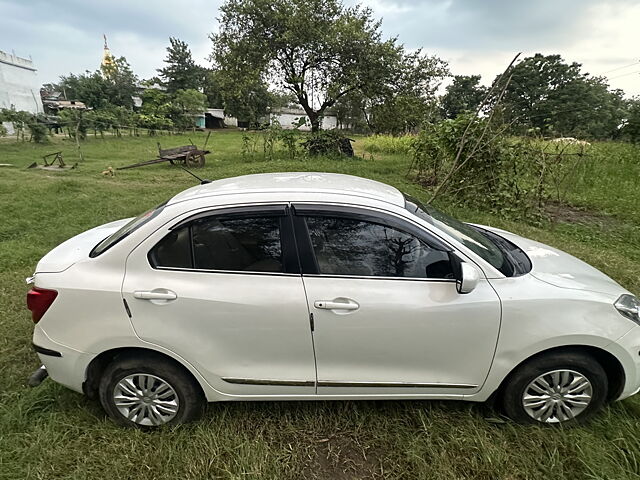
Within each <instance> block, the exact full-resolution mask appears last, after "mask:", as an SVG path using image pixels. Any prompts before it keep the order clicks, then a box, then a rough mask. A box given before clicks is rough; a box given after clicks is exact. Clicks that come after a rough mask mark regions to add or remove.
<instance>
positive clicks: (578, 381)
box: [502, 352, 608, 426]
mask: <svg viewBox="0 0 640 480" xmlns="http://www.w3.org/2000/svg"><path fill="white" fill-rule="evenodd" d="M585 381H586V382H585ZM607 391H608V381H607V375H606V373H605V371H604V369H603V368H602V366H601V365H600V364H599V363H598V362H597V361H596V360H594V359H593V358H592V357H589V356H588V355H585V354H582V353H578V352H561V353H549V354H545V355H543V356H540V357H538V358H534V359H532V360H531V361H528V362H526V363H525V364H523V365H521V366H519V367H518V368H517V369H516V370H515V371H514V372H513V373H512V374H511V375H510V376H509V378H508V379H507V381H506V384H505V386H504V389H503V394H502V406H503V408H504V411H505V413H506V414H507V416H509V417H510V418H511V419H512V420H514V421H516V422H518V423H524V424H537V425H550V426H553V425H562V426H571V425H577V424H581V423H584V422H585V421H588V420H589V419H590V418H591V417H592V416H593V415H594V414H595V413H596V412H598V411H599V410H600V409H601V408H602V407H603V406H604V404H605V403H606V400H607ZM525 395H526V399H525ZM525 403H526V405H525Z"/></svg>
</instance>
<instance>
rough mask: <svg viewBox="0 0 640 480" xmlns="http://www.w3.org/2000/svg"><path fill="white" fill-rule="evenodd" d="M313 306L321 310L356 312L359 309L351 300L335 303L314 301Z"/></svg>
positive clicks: (331, 301)
mask: <svg viewBox="0 0 640 480" xmlns="http://www.w3.org/2000/svg"><path fill="white" fill-rule="evenodd" d="M313 306H314V307H316V308H319V309H322V310H357V309H358V308H360V305H358V304H357V303H356V302H354V301H353V300H345V301H342V302H336V301H335V300H316V301H315V302H313Z"/></svg>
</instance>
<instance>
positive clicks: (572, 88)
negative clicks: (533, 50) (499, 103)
mask: <svg viewBox="0 0 640 480" xmlns="http://www.w3.org/2000/svg"><path fill="white" fill-rule="evenodd" d="M622 95H623V93H622V92H621V91H618V90H613V91H611V90H609V88H608V85H607V83H606V79H604V78H600V77H592V76H590V75H589V74H588V73H583V72H582V71H581V65H580V64H579V63H576V62H573V63H570V64H569V63H565V61H564V60H563V59H562V57H560V55H546V56H545V55H541V54H536V55H534V56H532V57H528V58H525V59H524V60H523V61H522V62H520V63H519V64H517V65H516V66H515V67H514V68H513V69H512V71H511V81H510V83H509V87H508V88H507V90H506V92H505V96H504V99H503V107H504V109H505V112H506V119H507V120H508V121H510V122H512V123H513V124H514V125H516V126H520V127H521V128H531V127H534V128H537V129H539V130H540V131H541V132H542V133H544V134H548V135H561V136H567V135H572V136H585V137H593V138H610V137H612V136H613V135H615V134H616V132H617V129H618V126H619V125H620V123H621V121H622V119H623V116H624V115H623V112H624V102H623V99H622Z"/></svg>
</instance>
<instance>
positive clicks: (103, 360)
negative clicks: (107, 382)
mask: <svg viewBox="0 0 640 480" xmlns="http://www.w3.org/2000/svg"><path fill="white" fill-rule="evenodd" d="M125 356H127V357H142V356H145V357H155V358H159V359H162V360H165V361H168V362H170V363H172V364H174V365H175V366H177V367H178V368H180V369H181V370H182V371H183V372H184V373H185V375H187V376H188V377H189V378H191V380H192V381H193V382H194V383H195V384H196V385H197V386H198V388H199V389H200V393H201V394H202V396H203V398H207V395H206V392H205V391H204V388H203V387H202V383H201V382H200V380H199V379H198V378H197V376H196V375H194V373H193V372H192V371H191V370H190V369H189V368H187V367H186V366H185V365H184V364H183V363H181V362H180V361H179V360H177V359H175V358H174V357H172V356H170V355H167V354H166V353H163V352H159V351H158V350H153V349H150V348H144V347H119V348H112V349H110V350H105V351H104V352H102V353H100V354H99V355H97V356H96V357H95V358H94V359H93V360H91V362H89V365H87V368H86V371H85V379H84V382H83V383H82V391H83V392H84V394H85V395H86V396H87V397H89V398H91V399H96V398H98V386H99V384H100V378H101V377H102V374H103V372H104V370H105V369H106V368H107V366H108V365H109V364H111V363H112V362H113V361H114V360H116V359H118V358H124V357H125Z"/></svg>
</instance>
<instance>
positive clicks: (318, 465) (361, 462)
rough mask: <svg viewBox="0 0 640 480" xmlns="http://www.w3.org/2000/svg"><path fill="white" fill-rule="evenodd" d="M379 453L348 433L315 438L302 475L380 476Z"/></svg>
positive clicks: (332, 478)
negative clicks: (307, 466)
mask: <svg viewBox="0 0 640 480" xmlns="http://www.w3.org/2000/svg"><path fill="white" fill-rule="evenodd" d="M381 460H382V459H381V457H380V455H379V452H376V451H375V449H372V448H370V447H368V446H365V445H361V444H359V443H358V441H357V440H356V439H354V438H352V437H350V436H348V435H340V434H338V435H334V436H331V437H329V438H321V439H318V440H316V441H315V446H314V449H313V453H312V462H311V465H309V471H308V472H305V473H306V475H305V476H304V478H313V479H317V480H361V479H378V478H383V476H384V470H383V467H382V464H381Z"/></svg>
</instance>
